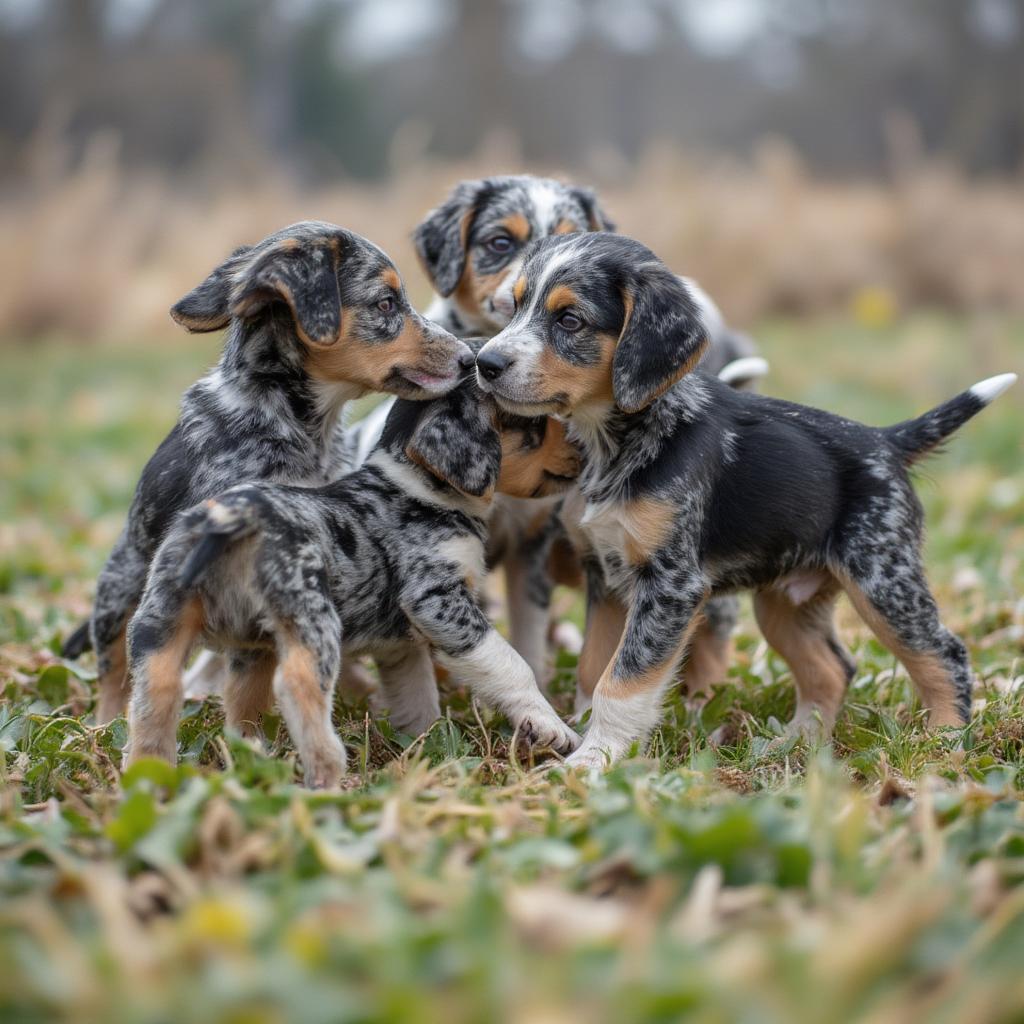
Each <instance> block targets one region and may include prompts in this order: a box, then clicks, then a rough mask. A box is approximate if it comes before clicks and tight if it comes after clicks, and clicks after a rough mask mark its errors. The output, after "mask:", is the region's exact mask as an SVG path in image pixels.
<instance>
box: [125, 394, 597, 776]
mask: <svg viewBox="0 0 1024 1024" xmlns="http://www.w3.org/2000/svg"><path fill="white" fill-rule="evenodd" d="M578 470H579V457H578V454H577V452H576V449H575V448H574V447H573V446H572V445H570V444H568V443H567V442H566V440H565V435H564V431H563V429H562V427H561V424H557V423H554V422H551V423H549V421H548V420H547V419H543V418H542V419H540V420H537V421H530V420H526V419H522V418H520V417H517V416H514V415H508V414H502V415H501V416H499V415H498V414H497V410H496V409H495V408H494V405H493V403H492V402H490V401H482V400H481V396H480V394H479V392H478V391H477V389H476V387H475V385H474V384H473V382H472V380H471V379H470V380H469V381H467V382H466V383H465V384H464V385H462V386H461V387H459V388H457V389H456V390H455V391H453V392H451V393H450V394H449V395H447V396H446V397H444V398H439V399H436V400H434V401H432V402H429V403H424V402H419V403H417V402H406V401H400V402H398V403H396V405H395V407H394V409H393V410H392V412H391V415H390V417H389V419H388V422H387V425H386V427H385V430H384V435H383V438H382V440H381V443H380V446H379V447H378V448H377V449H376V451H375V452H374V453H373V455H372V456H371V457H370V459H369V461H368V462H367V464H366V465H365V466H364V467H363V468H362V469H360V470H358V471H356V472H354V473H351V474H349V475H347V476H345V477H343V478H342V479H340V480H339V481H337V482H336V483H333V484H329V485H328V486H326V487H321V488H317V489H304V488H301V487H290V486H284V485H271V484H265V483H264V484H245V485H242V486H239V487H235V488H233V489H232V490H229V491H227V492H226V493H224V494H222V495H220V496H218V497H216V498H213V499H210V500H208V501H206V502H204V503H203V504H201V505H199V506H197V507H196V508H194V509H192V510H191V511H189V512H188V513H187V514H185V515H184V516H183V517H181V518H180V519H179V520H178V522H177V524H176V525H175V526H174V527H172V528H171V530H170V532H169V533H168V536H167V538H166V540H165V541H164V542H163V544H162V545H161V546H160V549H159V550H158V552H157V554H156V557H155V558H154V560H153V565H152V568H151V570H150V575H149V582H148V584H147V586H146V590H145V593H144V594H143V596H142V600H141V603H140V605H139V608H138V611H137V612H136V613H135V615H134V617H133V618H132V620H131V625H130V627H129V630H128V646H129V657H130V667H131V673H132V677H133V680H134V687H133V694H132V703H131V712H130V743H129V750H128V754H127V761H128V763H131V762H132V761H135V760H136V759H138V758H140V757H161V758H164V759H166V760H170V761H173V760H174V758H175V733H176V727H177V721H178V714H179V711H180V707H181V702H182V678H181V672H182V668H183V666H184V664H185V661H186V659H187V658H188V656H189V653H190V651H191V650H192V648H193V647H194V646H195V644H196V643H197V642H198V641H200V640H201V641H202V642H204V643H205V644H207V645H208V646H210V647H215V648H218V649H221V650H224V651H226V652H227V653H228V654H229V656H230V659H231V664H232V666H233V669H234V671H233V677H232V680H231V682H230V683H229V685H228V692H229V693H234V694H235V700H234V706H235V708H236V711H237V709H239V708H244V709H245V710H244V713H243V715H242V720H243V722H244V724H245V725H247V726H249V727H255V726H256V724H257V719H258V717H259V715H260V713H261V711H262V710H263V709H264V708H265V707H266V705H267V703H268V700H269V690H270V688H271V687H272V688H273V693H274V695H275V696H276V697H277V700H278V702H279V704H280V707H281V710H282V712H283V715H284V719H285V722H286V723H287V726H288V731H289V733H290V734H291V736H292V739H293V740H294V742H295V744H296V746H297V748H298V751H299V756H300V758H301V760H302V765H303V769H304V773H305V781H306V784H307V785H308V786H310V787H323V786H331V785H335V784H336V783H337V782H338V781H339V780H340V778H341V776H342V774H343V773H344V771H345V751H344V747H343V746H342V744H341V742H340V740H339V739H338V737H337V735H336V734H335V732H334V730H333V728H332V726H331V708H332V702H333V693H334V681H335V679H336V678H337V676H338V672H339V669H340V667H341V661H342V658H343V657H344V658H350V657H354V656H359V655H372V656H373V657H374V658H375V659H376V660H377V663H378V665H379V667H380V672H381V686H382V689H383V691H384V696H385V699H386V701H387V702H388V703H390V705H391V709H392V720H393V722H394V724H395V725H396V726H397V727H398V728H400V729H403V730H406V729H407V730H408V731H410V732H420V731H422V730H423V729H425V728H427V727H428V726H429V724H430V722H431V721H432V720H433V719H435V718H437V716H438V714H439V713H440V712H439V708H438V706H437V695H436V689H435V688H434V685H433V677H432V674H431V672H430V655H431V654H432V655H433V656H434V657H435V658H436V659H437V660H438V662H439V663H440V664H442V665H443V666H444V667H445V668H446V669H447V670H448V671H449V672H450V673H451V675H452V676H453V677H454V678H455V679H456V680H457V681H458V682H460V683H463V684H465V685H466V686H469V687H471V688H472V689H473V691H474V693H476V694H477V695H478V696H479V697H480V699H481V700H483V701H484V702H485V703H487V704H489V705H491V706H492V707H496V708H499V709H501V710H502V711H503V712H504V713H505V714H506V715H507V716H508V718H509V720H510V721H511V722H512V724H513V725H514V726H515V727H516V728H517V729H518V730H519V731H520V733H521V734H522V735H523V736H525V737H527V738H529V739H531V740H532V741H533V742H534V743H536V744H538V745H540V746H545V747H552V748H554V749H556V750H558V751H560V752H564V753H568V752H569V751H571V750H573V749H574V748H575V747H576V746H577V745H578V743H579V737H578V736H577V735H576V733H574V732H573V731H572V730H571V729H570V728H569V727H568V726H566V725H565V724H564V723H563V722H562V721H561V719H559V717H558V716H557V715H556V714H555V712H554V710H553V709H552V708H551V706H550V705H549V704H548V703H547V701H546V700H545V699H544V698H543V696H542V695H541V693H540V691H539V689H538V688H537V684H536V681H535V679H534V676H533V673H532V672H531V671H530V668H529V666H528V665H527V664H526V662H524V661H523V659H522V658H521V657H520V656H519V655H518V654H516V652H515V651H514V650H513V649H512V648H511V647H510V646H509V645H508V643H507V642H506V641H505V640H503V639H502V638H501V636H500V635H499V634H498V633H497V631H496V630H495V629H494V627H493V626H491V624H490V623H489V622H488V620H487V617H486V616H485V615H484V613H483V611H482V609H481V595H480V589H479V588H480V584H481V582H482V579H483V575H484V538H485V536H486V529H487V527H486V521H487V517H488V513H489V506H490V503H491V498H492V495H493V493H494V491H495V490H498V491H501V492H503V493H508V494H523V493H526V494H537V493H540V494H547V493H551V492H552V491H557V490H561V489H564V487H565V486H566V485H567V484H568V482H570V481H571V479H572V478H574V477H575V475H576V474H577V472H578Z"/></svg>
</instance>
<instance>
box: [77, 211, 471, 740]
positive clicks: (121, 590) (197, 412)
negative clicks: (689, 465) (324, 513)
mask: <svg viewBox="0 0 1024 1024" xmlns="http://www.w3.org/2000/svg"><path fill="white" fill-rule="evenodd" d="M171 316H172V317H174V319H175V320H176V321H177V322H178V323H179V324H181V325H182V326H183V327H185V328H186V329H188V330H189V331H218V330H220V329H221V328H224V327H229V330H228V334H227V339H226V342H225V346H224V351H223V354H222V356H221V359H220V362H219V363H218V364H217V366H216V367H214V369H213V370H212V371H211V372H210V373H208V374H207V375H206V376H205V377H203V378H202V380H200V381H199V382H198V383H196V384H195V385H193V386H192V387H191V388H190V389H189V390H188V391H187V392H186V393H185V397H184V399H183V400H182V404H181V415H180V418H179V419H178V422H177V424H176V425H175V427H174V429H173V430H172V431H171V433H170V434H169V435H168V437H167V438H166V439H165V440H164V442H163V444H161V445H160V447H159V448H158V449H157V452H156V454H155V455H154V456H153V457H152V459H151V460H150V461H149V464H148V465H147V466H146V468H145V469H144V470H143V472H142V478H141V480H140V481H139V485H138V489H137V490H136V492H135V498H134V500H133V502H132V506H131V509H130V510H129V513H128V522H127V525H126V526H125V528H124V532H123V533H122V534H121V537H120V539H119V540H118V542H117V545H116V546H115V548H114V551H113V552H112V554H111V555H110V557H109V559H108V560H107V564H106V565H105V566H104V568H103V572H102V573H101V575H100V578H99V581H98V583H97V587H96V601H95V605H94V610H93V615H92V621H91V625H90V632H91V641H92V644H93V646H94V648H95V650H96V657H97V668H98V671H99V683H98V686H99V703H98V707H97V718H98V720H99V721H100V722H101V723H102V722H107V721H110V720H111V719H112V718H114V717H116V716H117V715H118V714H120V713H121V711H122V710H123V708H124V704H125V701H126V699H127V696H128V692H129V676H128V673H127V671H126V663H125V640H124V635H125V628H126V627H127V624H128V620H129V618H130V617H131V614H132V612H133V611H134V610H135V607H136V605H137V604H138V601H139V598H140V596H141V594H142V589H143V586H144V585H145V582H146V573H147V572H148V570H149V565H150V561H151V559H152V558H153V554H154V552H155V551H156V549H157V547H158V545H159V544H160V542H161V540H162V539H163V537H164V535H165V534H166V533H167V530H168V528H169V527H170V525H171V524H172V522H173V521H174V519H175V516H176V515H177V513H178V512H180V511H181V510H183V509H186V508H189V507H190V506H191V505H194V504H195V503H196V502H197V501H199V500H201V499H202V498H206V497H208V496H209V495H211V494H215V493H217V492H218V491H220V490H223V489H224V488H226V487H229V486H231V485H232V484H234V483H237V482H238V481H240V480H271V481H282V482H284V481H288V482H293V483H306V484H310V485H316V484H320V483H326V482H327V481H329V480H331V479H333V478H334V477H335V476H337V469H336V465H335V463H336V461H337V454H338V449H339V447H340V446H339V445H338V444H337V443H336V441H335V439H334V435H335V427H336V425H337V424H338V418H339V414H340V412H341V409H342V407H343V406H344V404H345V402H346V401H347V400H348V399H351V398H354V397H356V396H358V395H361V394H364V393H366V392H367V391H390V392H392V393H394V394H398V395H403V396H408V397H412V398H427V397H429V396H431V395H436V394H439V393H442V392H443V391H445V390H447V389H449V388H451V387H453V386H454V384H455V383H456V381H457V380H458V378H459V375H460V374H462V373H464V371H465V367H466V366H471V365H472V359H473V353H472V351H471V349H469V347H468V346H467V345H465V344H464V343H463V342H461V341H458V340H457V339H455V338H454V337H452V335H450V334H449V333H448V332H447V331H445V330H443V329H442V328H440V327H437V326H436V325H434V324H431V323H430V322H429V321H426V320H424V319H423V317H421V316H420V315H419V314H418V313H416V311H415V310H413V308H412V307H411V306H410V304H409V301H408V299H407V298H406V295H405V290H404V288H403V286H402V281H401V278H400V277H399V275H398V271H397V270H396V269H395V266H394V264H393V263H392V262H391V260H390V259H389V258H388V256H387V255H386V254H385V253H384V252H382V251H381V250H380V249H379V248H377V246H375V245H373V244H372V243H371V242H368V241H367V240H366V239H365V238H361V237H360V236H359V235H356V234H353V233H352V232H351V231H345V230H343V229H342V228H339V227H335V226H334V225H333V224H324V223H320V222H314V221H307V222H303V223H300V224H293V225H292V226H291V227H288V228H285V229H284V230H283V231H280V232H278V233H277V234H274V235H271V236H270V237H269V238H266V239H264V240H263V241H262V242H260V243H259V244H258V245H255V246H251V247H248V246H247V247H244V248H242V249H238V250H236V251H235V252H234V253H233V254H232V255H231V256H230V257H229V258H228V259H227V260H226V261H225V262H224V263H223V264H221V265H220V266H219V267H218V268H217V269H216V270H214V271H213V273H212V274H210V276H209V277H208V278H207V279H206V280H205V281H204V282H203V283H202V284H200V285H199V286H198V287H197V288H196V289H195V290H194V291H192V292H190V293H189V294H188V295H186V296H185V297H184V298H183V299H182V300H181V301H180V302H179V303H178V304H177V305H176V306H175V307H174V308H173V309H172V310H171ZM84 634H85V630H84V628H83V629H80V630H79V631H78V633H77V634H75V635H73V636H72V637H71V638H69V640H68V644H67V648H68V650H69V653H71V654H77V653H79V652H80V651H81V650H82V649H84V647H85V646H86V643H85V641H86V637H85V635H84ZM239 658H240V659H241V660H244V658H243V656H242V655H239ZM225 702H226V704H227V708H228V717H229V719H232V718H234V709H233V694H232V693H231V692H230V689H229V690H228V691H227V692H226V693H225Z"/></svg>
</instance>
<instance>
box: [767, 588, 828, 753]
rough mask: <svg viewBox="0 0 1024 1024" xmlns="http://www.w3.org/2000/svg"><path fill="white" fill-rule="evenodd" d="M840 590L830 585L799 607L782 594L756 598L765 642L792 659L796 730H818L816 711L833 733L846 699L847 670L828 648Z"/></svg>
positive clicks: (787, 662)
mask: <svg viewBox="0 0 1024 1024" xmlns="http://www.w3.org/2000/svg"><path fill="white" fill-rule="evenodd" d="M837 593H838V587H837V586H836V585H835V584H834V583H828V584H826V585H825V586H824V587H823V588H822V590H820V591H819V592H818V593H817V594H816V595H815V596H814V597H812V598H811V599H810V600H809V601H807V602H806V603H804V604H799V605H795V604H793V602H792V601H790V599H789V598H788V597H787V595H786V594H785V593H783V592H782V591H780V590H760V591H758V592H757V593H756V594H755V595H754V614H755V616H756V617H757V624H758V625H759V626H760V627H761V632H762V633H764V637H765V639H766V640H767V641H768V643H769V644H771V646H772V647H773V648H775V650H776V651H778V652H779V654H781V655H782V657H783V658H784V659H785V660H786V664H788V665H789V667H790V670H791V671H792V673H793V679H794V681H795V683H796V690H797V708H796V713H795V714H794V716H793V719H792V721H791V723H790V725H791V727H792V728H793V729H794V730H798V729H813V728H814V727H815V726H816V717H815V712H817V714H818V715H820V716H821V722H822V725H823V726H824V728H825V729H826V730H827V731H828V732H829V733H831V731H832V727H833V726H834V725H835V721H836V716H837V715H838V714H839V709H840V708H841V707H842V703H843V698H844V697H845V696H846V685H847V679H846V671H845V669H844V667H843V664H842V662H841V661H840V659H839V657H838V656H837V655H836V653H835V651H833V650H832V648H831V647H830V646H829V644H828V640H829V638H830V637H833V636H834V631H833V627H832V613H833V609H834V606H835V599H836V595H837Z"/></svg>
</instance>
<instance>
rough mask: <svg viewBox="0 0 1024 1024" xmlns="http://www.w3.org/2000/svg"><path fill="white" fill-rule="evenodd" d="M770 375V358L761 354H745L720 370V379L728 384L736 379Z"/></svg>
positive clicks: (744, 379)
mask: <svg viewBox="0 0 1024 1024" xmlns="http://www.w3.org/2000/svg"><path fill="white" fill-rule="evenodd" d="M767 376H768V360H766V359H762V358H761V357H760V356H744V357H743V358H742V359H734V360H733V361H732V362H731V363H726V364H725V366H723V367H722V368H721V370H719V371H718V379H719V380H720V381H724V382H725V383H726V384H733V383H735V382H736V381H746V380H756V379H758V378H760V377H767Z"/></svg>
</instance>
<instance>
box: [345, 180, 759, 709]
mask: <svg viewBox="0 0 1024 1024" xmlns="http://www.w3.org/2000/svg"><path fill="white" fill-rule="evenodd" d="M610 230H613V225H612V222H611V220H610V219H609V217H608V215H607V213H606V212H605V211H604V209H603V208H602V206H601V204H600V203H599V201H598V199H597V197H596V196H595V194H594V193H593V192H592V191H591V190H590V189H587V188H581V187H579V186H577V185H571V184H566V183H563V182H561V181H557V180H555V179H552V178H538V177H534V176H532V175H500V176H496V177H491V178H481V179H477V180H469V181H461V182H459V184H458V185H456V186H455V188H454V189H452V192H451V194H450V195H449V196H448V197H447V198H446V199H445V200H444V202H443V203H441V204H440V205H439V206H438V207H436V208H435V209H434V210H432V211H431V212H430V213H429V214H427V216H426V217H425V218H424V220H423V222H422V223H421V224H420V225H419V226H418V227H417V228H416V230H415V231H414V232H413V240H414V242H415V245H416V251H417V253H418V255H419V258H420V262H421V263H422V265H423V268H424V270H425V271H426V273H427V275H428V276H429V278H430V281H431V283H432V284H433V286H434V289H435V291H436V292H437V298H436V299H435V301H434V302H433V303H432V304H431V306H430V307H429V308H428V309H427V313H426V315H427V316H428V317H430V318H431V319H432V320H434V321H436V322H437V323H440V324H441V325H442V326H444V327H446V328H447V329H448V330H450V331H451V332H452V333H453V334H456V335H458V336H460V337H467V336H470V335H482V336H484V337H486V338H490V337H492V336H493V335H494V334H496V333H497V332H498V331H500V330H501V329H502V328H504V327H505V326H506V325H507V324H508V321H509V319H510V318H511V316H512V312H513V308H514V299H513V296H512V284H513V282H514V281H515V280H516V277H517V276H518V268H519V266H520V263H521V261H522V256H523V252H524V250H525V249H526V247H527V246H528V245H529V244H530V243H531V242H533V241H536V240H537V239H540V238H546V237H550V236H553V235H563V234H568V233H572V232H577V231H610ZM687 286H688V287H689V288H690V290H691V292H692V294H693V295H694V296H695V298H696V300H697V301H698V302H699V303H700V305H701V310H702V315H703V318H704V323H705V327H706V329H707V332H708V340H709V345H708V350H707V352H706V353H705V356H704V360H703V368H704V369H705V370H707V371H708V372H709V373H716V374H722V375H723V379H727V380H728V381H729V382H730V383H732V384H733V385H734V386H737V387H739V386H743V385H744V384H748V383H750V382H751V381H752V380H753V379H756V378H757V377H758V376H761V375H763V374H764V372H765V370H766V364H765V363H764V360H762V359H758V358H756V356H755V353H756V347H755V345H754V343H753V342H752V341H751V339H750V338H748V337H747V336H746V335H745V334H743V333H742V332H739V331H736V330H734V329H732V328H730V327H729V326H728V325H727V324H726V322H725V320H724V318H723V316H722V314H721V312H720V311H719V309H718V307H717V306H716V305H715V304H714V302H713V301H712V300H711V298H710V297H709V296H708V295H707V294H706V293H705V292H704V291H702V290H701V289H700V288H699V287H698V286H697V285H696V284H695V283H694V282H693V281H688V282H687ZM356 443H357V444H358V439H357V440H356ZM364 450H365V448H364ZM556 504H557V502H556V501H548V502H547V503H541V502H537V501H535V500H516V499H511V498H501V499H500V500H499V501H497V502H495V508H494V512H493V513H492V516H491V524H490V535H489V540H488V562H489V564H490V565H491V566H495V567H496V566H498V565H500V566H501V567H502V569H503V570H504V574H505V582H506V603H507V611H508V620H509V635H510V637H511V640H512V646H513V647H515V649H516V650H517V651H519V652H520V653H521V654H522V655H523V657H524V658H526V660H527V661H528V662H529V664H530V666H531V667H532V668H533V669H534V671H535V672H536V673H537V677H538V679H543V678H544V676H545V669H546V663H547V653H548V644H547V638H548V631H549V605H550V602H551V594H552V588H553V584H554V583H555V582H559V583H568V584H570V585H576V584H577V583H578V576H579V563H578V559H577V558H576V556H575V552H573V550H572V548H571V546H570V544H569V541H568V538H567V537H566V536H565V532H564V530H563V529H562V527H561V525H560V523H559V520H558V518H557V517H556V516H555V515H554V509H555V505H556ZM736 612H737V606H736V602H735V601H734V600H730V599H721V600H719V601H716V602H713V603H712V605H711V606H710V607H709V609H708V615H707V618H706V620H705V622H704V623H702V625H701V628H700V631H699V633H698V635H697V636H696V637H695V638H694V643H693V655H692V657H691V659H690V662H689V664H688V666H687V678H686V683H687V686H688V687H690V688H691V689H693V690H695V691H701V690H707V689H708V688H709V687H710V686H711V684H712V683H715V682H718V681H719V680H720V679H722V678H724V676H725V671H726V668H727V665H728V659H729V649H730V635H731V632H732V628H733V626H734V624H735V619H736Z"/></svg>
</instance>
